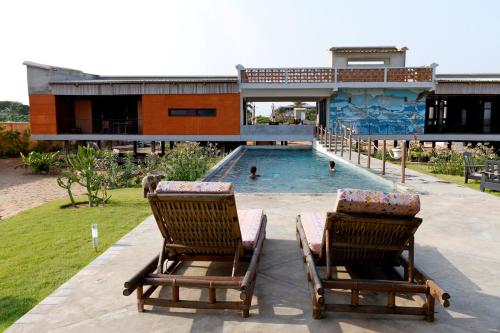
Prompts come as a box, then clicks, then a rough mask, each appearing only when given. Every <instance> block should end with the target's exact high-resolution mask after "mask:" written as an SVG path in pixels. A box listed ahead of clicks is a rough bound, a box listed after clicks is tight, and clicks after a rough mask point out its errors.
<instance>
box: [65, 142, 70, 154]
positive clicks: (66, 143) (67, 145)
mask: <svg viewBox="0 0 500 333" xmlns="http://www.w3.org/2000/svg"><path fill="white" fill-rule="evenodd" d="M64 152H65V153H66V154H69V141H68V140H64Z"/></svg>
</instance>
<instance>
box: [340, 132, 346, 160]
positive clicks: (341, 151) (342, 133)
mask: <svg viewBox="0 0 500 333" xmlns="http://www.w3.org/2000/svg"><path fill="white" fill-rule="evenodd" d="M344 133H345V130H342V132H341V134H340V136H341V137H340V156H342V157H344V139H345V137H344Z"/></svg>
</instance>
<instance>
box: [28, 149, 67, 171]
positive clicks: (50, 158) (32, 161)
mask: <svg viewBox="0 0 500 333" xmlns="http://www.w3.org/2000/svg"><path fill="white" fill-rule="evenodd" d="M20 155H21V161H22V164H21V165H23V166H25V167H29V168H31V171H33V172H34V173H49V172H51V171H55V170H58V169H60V167H61V161H60V158H59V152H58V151H57V152H55V153H40V152H37V151H32V152H31V153H29V154H28V155H24V154H23V153H20Z"/></svg>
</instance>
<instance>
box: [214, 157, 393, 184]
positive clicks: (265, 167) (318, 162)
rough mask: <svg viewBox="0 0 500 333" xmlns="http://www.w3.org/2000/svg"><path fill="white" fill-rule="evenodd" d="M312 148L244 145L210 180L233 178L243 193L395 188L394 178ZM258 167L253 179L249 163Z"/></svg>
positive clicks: (229, 179) (228, 180)
mask: <svg viewBox="0 0 500 333" xmlns="http://www.w3.org/2000/svg"><path fill="white" fill-rule="evenodd" d="M330 159H331V158H329V157H328V156H326V155H324V154H321V153H319V152H317V151H315V150H313V149H253V148H252V149H247V148H243V149H242V150H241V152H240V153H238V154H237V155H236V156H235V157H234V158H232V159H231V161H229V162H228V163H227V164H226V165H224V166H223V167H222V168H221V169H219V170H218V171H217V172H216V173H215V174H213V175H212V176H210V177H209V178H208V179H207V180H209V181H224V182H232V183H233V184H234V186H235V190H236V192H243V193H335V192H337V189H339V188H359V189H371V190H377V191H393V190H394V186H393V184H392V183H391V182H389V181H387V180H384V179H382V178H380V177H378V176H376V175H373V174H371V173H369V172H367V171H364V170H361V169H359V168H357V167H355V166H352V165H349V164H347V163H342V162H339V161H336V166H335V169H336V171H335V172H334V173H333V175H330V172H329V161H330ZM252 165H255V166H256V167H257V174H258V175H260V176H259V177H258V178H257V179H250V178H249V177H248V175H249V174H250V171H249V170H250V167H251V166H252Z"/></svg>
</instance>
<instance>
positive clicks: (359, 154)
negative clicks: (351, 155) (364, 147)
mask: <svg viewBox="0 0 500 333" xmlns="http://www.w3.org/2000/svg"><path fill="white" fill-rule="evenodd" d="M358 164H361V138H360V137H359V136H358Z"/></svg>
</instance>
